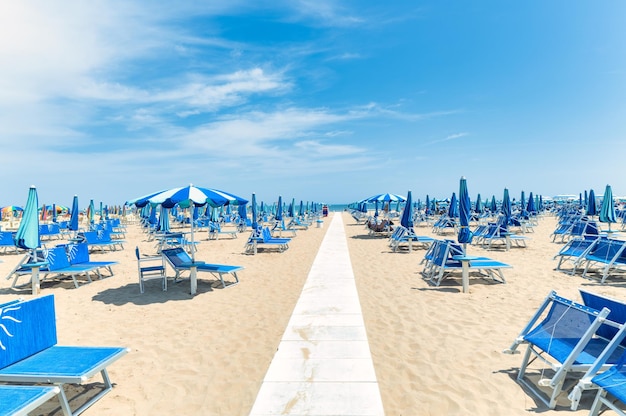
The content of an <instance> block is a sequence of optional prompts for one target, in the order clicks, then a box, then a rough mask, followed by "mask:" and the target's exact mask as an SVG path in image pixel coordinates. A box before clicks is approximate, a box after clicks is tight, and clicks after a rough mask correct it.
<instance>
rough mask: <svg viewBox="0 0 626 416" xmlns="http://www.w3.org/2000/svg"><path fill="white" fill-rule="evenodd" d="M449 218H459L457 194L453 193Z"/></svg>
mask: <svg viewBox="0 0 626 416" xmlns="http://www.w3.org/2000/svg"><path fill="white" fill-rule="evenodd" d="M448 217H450V218H458V217H459V205H458V201H457V199H456V193H454V192H452V197H451V198H450V206H449V207H448Z"/></svg>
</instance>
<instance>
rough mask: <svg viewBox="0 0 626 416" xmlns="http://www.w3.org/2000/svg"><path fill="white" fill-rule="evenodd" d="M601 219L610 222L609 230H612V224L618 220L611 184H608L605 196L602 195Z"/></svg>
mask: <svg viewBox="0 0 626 416" xmlns="http://www.w3.org/2000/svg"><path fill="white" fill-rule="evenodd" d="M599 220H600V222H606V223H608V224H609V231H611V224H612V223H616V222H617V219H616V216H615V205H614V202H613V191H612V190H611V185H607V186H606V188H605V189H604V196H603V197H602V207H601V208H600V217H599Z"/></svg>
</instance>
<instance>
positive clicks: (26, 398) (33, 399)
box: [0, 385, 60, 416]
mask: <svg viewBox="0 0 626 416" xmlns="http://www.w3.org/2000/svg"><path fill="white" fill-rule="evenodd" d="M59 392H60V389H59V388H58V387H52V386H15V385H0V416H27V415H28V414H29V413H30V412H32V411H33V410H35V409H37V408H38V407H39V406H41V405H42V404H44V403H45V402H47V401H48V400H50V399H51V398H52V397H54V396H56V395H57V394H59Z"/></svg>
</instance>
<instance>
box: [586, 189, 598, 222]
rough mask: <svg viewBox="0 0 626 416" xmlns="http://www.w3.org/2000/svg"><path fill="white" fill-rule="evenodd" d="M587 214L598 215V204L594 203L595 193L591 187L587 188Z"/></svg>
mask: <svg viewBox="0 0 626 416" xmlns="http://www.w3.org/2000/svg"><path fill="white" fill-rule="evenodd" d="M587 215H589V216H590V217H593V216H594V215H598V206H597V205H596V193H595V192H594V191H593V189H590V190H589V199H587Z"/></svg>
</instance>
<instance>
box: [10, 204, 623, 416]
mask: <svg viewBox="0 0 626 416" xmlns="http://www.w3.org/2000/svg"><path fill="white" fill-rule="evenodd" d="M331 215H343V221H344V224H345V231H346V237H347V239H348V246H349V250H350V257H351V261H352V267H353V270H354V275H355V279H356V283H357V288H358V292H359V297H360V302H361V307H362V311H363V317H364V320H365V325H366V329H367V336H368V339H369V344H370V349H371V353H372V359H373V362H374V367H375V370H376V375H377V377H378V382H379V387H380V392H381V396H382V400H383V405H384V408H385V414H386V415H389V416H396V415H405V416H406V415H466V414H478V415H504V414H506V415H528V414H532V413H541V414H546V415H556V414H563V412H567V413H568V414H573V415H586V414H587V413H588V411H589V406H590V403H591V398H592V396H593V394H592V395H586V396H584V399H583V401H582V402H581V406H580V408H579V410H578V411H576V412H570V411H569V410H568V409H569V407H568V406H569V402H568V401H567V400H566V399H565V398H564V397H563V398H562V399H561V400H560V401H559V406H558V407H557V410H554V411H553V410H548V409H547V408H546V407H545V406H544V405H543V404H541V402H539V401H538V400H536V399H535V398H534V396H532V395H531V394H529V393H528V392H526V391H525V390H524V389H523V388H522V387H521V386H520V385H519V384H517V382H516V381H515V377H516V373H517V370H518V368H519V365H520V363H521V356H520V355H506V354H503V353H502V350H503V349H505V348H507V347H508V346H509V345H510V344H511V342H512V341H513V339H514V338H515V337H516V336H517V334H518V333H519V331H520V330H521V329H522V327H523V326H524V324H525V323H526V322H527V321H528V319H529V318H530V316H531V315H532V314H533V312H534V311H535V310H536V308H537V307H538V306H539V304H540V303H541V301H542V300H543V298H544V297H545V296H546V295H547V294H548V292H549V291H550V290H553V289H554V290H556V291H557V292H558V293H559V294H561V295H562V296H565V297H568V298H571V299H575V300H579V299H580V297H579V294H578V289H579V288H581V287H584V288H585V289H588V290H591V291H594V292H597V293H601V294H605V295H608V296H611V297H615V298H618V299H624V298H625V297H624V293H623V288H624V284H623V283H621V282H620V281H615V280H614V281H612V282H610V283H609V284H607V285H600V284H599V283H598V282H597V281H595V280H587V279H582V278H581V277H580V276H570V275H567V274H565V273H562V272H558V271H555V270H554V267H555V265H556V261H554V260H553V257H554V255H555V254H556V253H557V252H558V250H559V248H560V247H561V244H557V243H552V242H551V239H550V237H549V236H550V233H551V232H552V231H553V230H554V228H555V225H556V219H555V218H554V217H551V216H546V217H543V218H541V219H540V221H539V225H538V226H536V227H535V228H534V232H533V233H529V234H527V235H528V236H529V237H530V240H529V241H528V247H527V248H512V249H511V250H510V251H504V250H491V251H488V252H487V251H486V250H484V249H482V248H479V247H475V246H470V247H468V252H469V254H480V255H486V256H489V257H492V258H494V259H497V260H501V261H503V262H506V263H509V264H511V265H512V266H513V268H512V269H507V270H505V276H506V279H507V283H506V284H499V283H494V282H491V281H488V280H483V279H471V280H470V291H469V293H461V281H460V278H459V279H448V280H445V281H444V282H443V284H442V285H441V286H440V287H433V286H431V285H429V284H428V283H427V282H426V281H425V280H424V279H423V278H422V276H421V274H420V272H421V270H422V266H421V265H420V264H419V263H420V261H421V260H422V258H423V255H424V250H423V249H418V250H413V251H412V252H411V253H408V252H402V253H393V252H391V250H390V249H389V247H388V244H387V243H388V240H387V239H386V238H381V237H370V236H368V235H367V231H366V230H365V228H364V225H363V224H357V223H356V222H355V220H354V219H353V218H352V217H351V216H350V214H348V213H347V212H343V213H341V212H340V213H334V214H331ZM326 229H327V228H326V227H324V228H315V227H311V228H309V229H308V230H301V231H298V234H297V236H296V237H295V238H294V240H293V241H292V243H291V245H290V248H289V250H287V251H286V252H284V253H276V252H260V253H258V254H257V255H246V254H244V253H243V247H244V243H245V241H246V239H247V236H248V233H247V232H246V233H243V234H240V235H239V237H238V238H234V239H233V238H229V237H227V236H223V237H221V238H220V239H218V240H208V239H207V233H206V231H201V232H199V233H197V234H196V238H197V239H198V240H201V244H200V245H199V250H198V252H197V253H196V258H198V259H201V260H205V261H210V262H213V263H224V264H235V265H241V266H244V267H245V270H243V271H242V272H241V273H240V283H239V284H238V285H234V286H230V287H227V288H226V289H223V288H222V287H221V285H220V284H219V282H217V281H215V280H211V279H210V278H208V277H206V276H203V275H200V279H199V283H198V293H197V294H196V295H195V296H191V295H190V294H189V281H188V280H184V281H182V282H179V283H173V282H172V283H171V284H170V285H169V288H168V291H167V292H163V291H162V290H161V288H160V284H159V282H158V281H152V282H148V283H147V285H146V291H145V293H144V294H140V293H139V285H138V281H137V262H136V259H135V253H134V248H135V246H139V248H140V250H141V252H142V253H146V254H151V253H154V252H155V242H154V241H147V235H146V234H145V233H143V232H142V231H141V229H140V226H139V225H138V224H129V225H128V226H127V235H126V238H125V240H126V244H125V249H124V250H122V251H112V252H105V253H93V254H92V258H93V259H94V260H100V259H102V260H116V261H118V262H119V263H120V264H118V265H117V266H114V272H115V276H113V277H111V278H107V279H103V280H96V281H94V282H93V283H91V284H87V285H84V286H82V287H80V288H78V289H75V288H74V286H73V284H72V283H71V281H64V282H59V281H52V280H51V281H47V280H46V281H44V283H43V284H42V290H41V293H42V294H49V293H53V294H54V295H55V301H56V313H57V326H58V338H59V344H65V345H112V346H127V347H129V348H130V349H131V352H130V353H129V354H128V355H126V356H125V357H123V358H122V359H121V360H119V361H118V362H116V363H114V364H113V365H111V366H110V367H109V374H110V376H111V380H112V381H113V383H114V385H115V387H114V389H113V391H112V392H110V393H109V394H108V395H106V396H105V397H104V398H102V399H101V400H100V401H98V402H97V403H96V404H95V405H94V406H93V407H92V408H90V409H89V410H87V411H86V412H85V413H84V414H85V415H168V414H177V415H229V416H238V415H242V416H243V415H247V414H248V413H249V412H250V409H251V408H252V405H253V403H254V400H255V398H256V394H257V393H258V390H259V388H260V385H261V383H262V381H263V378H264V376H265V373H266V371H267V369H268V367H269V364H270V362H271V360H272V357H273V356H274V353H275V351H276V348H277V346H278V344H279V342H280V339H281V336H282V334H283V332H284V330H285V327H286V325H287V322H288V320H289V318H290V316H291V313H292V310H293V308H294V305H295V304H296V301H297V299H298V297H299V295H300V291H301V289H302V286H303V284H304V282H305V280H306V277H307V274H308V272H309V269H310V267H311V264H312V262H313V260H314V258H315V255H316V253H317V249H318V247H319V245H320V243H321V241H322V239H323V237H324V233H325V231H326ZM416 231H417V233H418V234H422V235H433V234H432V233H431V228H430V227H428V226H418V227H416ZM439 237H441V236H439ZM449 237H450V236H449ZM451 238H454V236H451ZM61 242H63V241H62V240H58V241H55V240H53V241H50V242H47V244H48V245H50V246H52V245H54V244H57V243H61ZM22 256H23V255H22V254H19V255H15V254H4V255H0V260H1V261H2V263H0V276H2V277H4V276H6V275H7V274H8V273H9V272H10V270H11V269H12V268H13V267H14V266H15V265H16V264H17V262H18V261H19V260H20V259H21V258H22ZM170 274H171V275H172V276H173V273H172V272H171V271H170ZM18 296H24V297H30V296H31V295H30V294H29V293H28V292H27V291H24V292H20V291H15V290H11V289H10V281H8V280H5V279H4V278H2V279H0V302H5V301H9V300H12V299H15V298H16V297H18ZM99 381H100V380H99V379H98V378H96V379H94V383H96V385H97V383H99ZM86 387H87V388H86V389H83V388H77V389H75V392H76V393H77V394H79V397H78V398H77V399H76V400H77V402H79V401H80V400H81V398H82V396H85V395H88V394H89V387H90V384H89V383H88V384H87V385H86ZM85 390H86V392H85ZM38 414H52V415H60V414H61V411H60V409H59V407H58V406H57V404H56V402H55V401H51V402H49V403H48V404H47V405H46V406H45V407H42V408H41V412H39V413H38Z"/></svg>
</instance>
